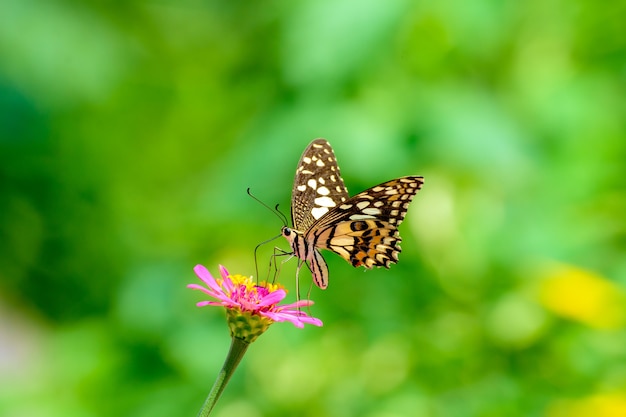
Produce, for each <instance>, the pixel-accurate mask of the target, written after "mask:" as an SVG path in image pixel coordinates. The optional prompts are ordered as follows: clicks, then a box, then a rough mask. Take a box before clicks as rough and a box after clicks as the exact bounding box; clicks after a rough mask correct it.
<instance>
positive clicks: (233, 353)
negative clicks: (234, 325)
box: [198, 337, 250, 417]
mask: <svg viewBox="0 0 626 417" xmlns="http://www.w3.org/2000/svg"><path fill="white" fill-rule="evenodd" d="M248 346H250V343H248V342H247V341H245V340H243V339H240V338H238V337H233V338H232V340H231V342H230V349H229V350H228V355H227V356H226V360H225V361H224V365H223V366H222V370H221V371H220V373H219V374H218V375H217V379H216V380H215V383H214V384H213V388H211V392H209V396H208V397H207V398H206V400H205V401H204V404H202V408H201V409H200V412H199V413H198V417H206V416H208V415H209V414H210V413H211V410H213V407H214V406H215V403H217V400H218V399H219V398H220V395H221V394H222V391H224V388H226V384H228V381H229V380H230V377H231V376H233V374H234V373H235V369H237V365H239V362H241V358H243V355H244V354H245V353H246V350H248Z"/></svg>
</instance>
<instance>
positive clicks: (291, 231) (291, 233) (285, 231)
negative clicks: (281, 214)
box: [280, 226, 297, 242]
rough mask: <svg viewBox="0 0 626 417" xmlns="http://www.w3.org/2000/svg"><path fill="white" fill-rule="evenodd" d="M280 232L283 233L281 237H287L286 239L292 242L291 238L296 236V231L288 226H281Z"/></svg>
mask: <svg viewBox="0 0 626 417" xmlns="http://www.w3.org/2000/svg"><path fill="white" fill-rule="evenodd" d="M280 234H281V235H283V237H284V238H285V239H287V241H289V242H293V240H294V239H295V238H296V234H297V232H296V231H295V230H294V229H292V228H290V227H287V226H283V227H282V228H281V229H280Z"/></svg>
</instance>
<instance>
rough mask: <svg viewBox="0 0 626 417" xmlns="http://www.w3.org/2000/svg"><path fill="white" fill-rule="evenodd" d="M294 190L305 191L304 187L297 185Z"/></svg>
mask: <svg viewBox="0 0 626 417" xmlns="http://www.w3.org/2000/svg"><path fill="white" fill-rule="evenodd" d="M296 189H297V190H298V191H304V190H306V185H298V186H297V187H296Z"/></svg>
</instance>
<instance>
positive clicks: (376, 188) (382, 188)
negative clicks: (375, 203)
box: [372, 185, 385, 193]
mask: <svg viewBox="0 0 626 417" xmlns="http://www.w3.org/2000/svg"><path fill="white" fill-rule="evenodd" d="M384 189H385V187H381V186H380V185H379V186H377V187H374V188H372V191H374V192H375V193H379V192H381V191H382V190H384Z"/></svg>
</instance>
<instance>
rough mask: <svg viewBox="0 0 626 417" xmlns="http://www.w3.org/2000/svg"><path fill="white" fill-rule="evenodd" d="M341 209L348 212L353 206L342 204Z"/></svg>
mask: <svg viewBox="0 0 626 417" xmlns="http://www.w3.org/2000/svg"><path fill="white" fill-rule="evenodd" d="M339 208H340V209H342V210H348V209H349V208H352V204H342V205H340V206H339Z"/></svg>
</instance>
